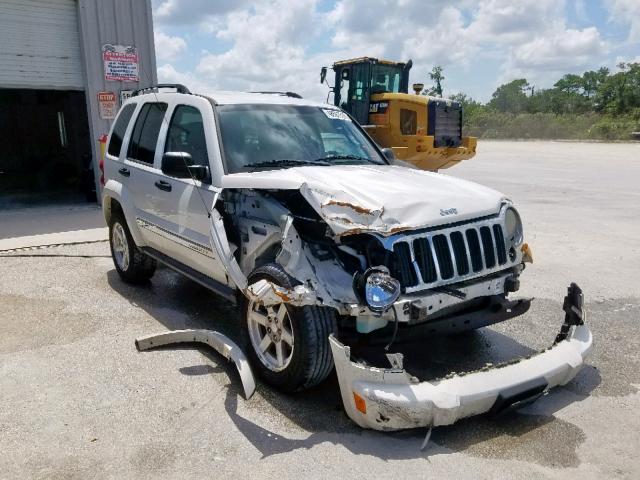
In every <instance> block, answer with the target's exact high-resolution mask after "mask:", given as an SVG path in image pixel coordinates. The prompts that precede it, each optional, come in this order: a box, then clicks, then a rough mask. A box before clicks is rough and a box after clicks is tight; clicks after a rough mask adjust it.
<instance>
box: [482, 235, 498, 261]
mask: <svg viewBox="0 0 640 480" xmlns="http://www.w3.org/2000/svg"><path fill="white" fill-rule="evenodd" d="M480 238H481V239H482V250H483V251H484V262H485V265H486V266H487V268H493V267H495V266H496V254H495V251H494V249H493V238H492V237H491V229H490V228H489V227H487V226H484V227H480Z"/></svg>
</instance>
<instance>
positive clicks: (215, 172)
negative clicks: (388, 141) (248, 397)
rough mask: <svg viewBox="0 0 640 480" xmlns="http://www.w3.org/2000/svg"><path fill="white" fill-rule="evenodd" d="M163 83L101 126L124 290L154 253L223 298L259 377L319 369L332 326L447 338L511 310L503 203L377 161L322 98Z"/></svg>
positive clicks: (359, 133)
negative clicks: (106, 131)
mask: <svg viewBox="0 0 640 480" xmlns="http://www.w3.org/2000/svg"><path fill="white" fill-rule="evenodd" d="M174 87H175V88H174V90H175V91H170V92H168V91H161V90H163V88H155V89H153V90H146V91H141V92H138V94H137V95H135V96H134V97H132V98H131V99H129V100H127V101H126V102H125V104H124V105H123V106H122V108H121V110H120V112H119V114H118V117H117V119H116V121H115V122H114V125H113V128H112V131H111V133H110V135H109V142H108V147H107V151H106V154H105V157H104V168H103V174H104V179H103V181H104V189H103V196H102V205H103V209H104V214H105V218H106V221H107V223H108V225H109V228H110V243H111V251H112V255H113V260H114V264H115V268H116V270H117V271H118V274H119V275H120V277H121V278H122V279H123V280H124V281H126V282H132V283H135V282H141V281H148V279H150V278H151V277H152V275H153V273H154V270H155V267H156V262H162V263H164V264H166V265H168V266H169V267H171V268H173V269H175V270H177V271H179V272H181V273H183V274H184V275H186V276H188V277H190V278H191V279H193V280H195V281H197V282H199V283H201V284H203V285H205V286H206V287H208V288H210V289H211V290H212V291H214V292H216V293H217V294H219V295H221V296H223V297H225V298H227V299H229V300H231V301H234V302H237V303H238V304H239V308H241V319H242V320H241V321H242V330H243V332H244V333H245V340H246V344H245V345H246V346H247V348H248V350H249V351H248V353H249V355H250V358H251V361H252V364H253V365H254V368H256V369H257V371H258V373H259V374H260V375H261V376H262V378H263V379H264V380H265V381H267V382H268V383H271V384H273V385H275V386H277V387H279V388H281V389H283V390H286V391H294V390H299V389H303V388H307V387H310V386H313V385H315V384H317V383H319V382H320V381H322V380H323V379H324V378H326V377H327V375H328V374H329V373H330V371H331V369H332V368H333V357H332V353H331V348H330V342H329V336H330V335H331V334H332V333H333V334H335V335H336V336H338V337H339V338H341V339H343V340H344V339H353V338H362V336H367V335H371V332H376V333H375V335H381V334H382V335H388V336H389V337H392V336H393V337H395V334H396V333H397V331H398V329H411V328H412V327H413V326H416V325H421V326H423V328H422V329H421V331H424V330H425V329H426V330H427V331H428V332H432V333H441V332H444V333H451V332H458V331H462V330H468V329H474V328H478V327H481V326H485V325H489V324H492V323H495V322H498V321H503V320H506V319H508V318H512V317H515V316H517V315H520V314H522V313H524V312H525V311H526V310H527V309H528V308H529V301H528V300H523V299H520V300H509V299H507V296H508V294H509V293H510V292H513V291H516V290H517V289H518V286H519V281H518V277H519V275H520V273H521V271H522V269H523V268H524V263H523V259H525V260H526V259H527V256H528V250H527V248H526V247H525V246H524V244H523V233H522V224H521V221H520V218H519V215H518V213H517V211H516V209H515V208H514V207H513V205H512V204H511V202H510V201H509V200H508V199H507V198H505V196H504V195H502V194H500V193H498V192H496V191H494V190H491V189H489V188H485V187H482V186H480V185H476V184H474V183H470V182H467V181H464V180H459V179H456V178H453V177H450V176H445V175H441V174H438V173H432V172H426V171H421V170H415V169H409V168H404V167H401V166H397V165H393V163H394V158H393V153H392V152H390V151H388V150H385V151H383V150H381V149H380V148H379V147H378V146H377V145H376V144H375V143H374V142H373V141H372V140H371V138H370V137H369V136H368V135H367V134H366V133H365V131H364V130H363V129H362V128H361V127H360V126H359V125H358V124H357V123H356V122H354V121H353V120H352V119H351V118H350V117H349V116H348V115H347V114H345V113H344V112H343V111H342V110H340V109H338V108H336V107H333V106H330V105H327V104H322V103H315V102H311V101H307V100H303V99H301V98H299V97H298V96H297V95H295V94H291V93H282V94H280V93H230V92H220V93H214V94H208V95H196V94H192V93H190V92H189V91H188V90H187V89H186V88H185V87H183V86H180V85H177V86H174ZM344 341H347V340H344Z"/></svg>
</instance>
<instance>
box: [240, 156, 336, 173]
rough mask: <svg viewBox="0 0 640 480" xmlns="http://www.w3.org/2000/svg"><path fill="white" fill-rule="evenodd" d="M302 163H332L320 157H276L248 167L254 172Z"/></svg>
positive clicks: (297, 165) (295, 165) (323, 164)
mask: <svg viewBox="0 0 640 480" xmlns="http://www.w3.org/2000/svg"><path fill="white" fill-rule="evenodd" d="M301 165H320V166H324V167H326V166H329V165H331V164H330V163H329V162H327V161H326V160H323V159H321V158H319V159H318V160H297V159H292V158H276V159H274V160H266V161H264V162H257V163H252V164H251V165H247V166H246V168H247V169H248V171H250V172H253V171H255V170H258V169H260V168H269V167H276V166H277V167H299V166H301Z"/></svg>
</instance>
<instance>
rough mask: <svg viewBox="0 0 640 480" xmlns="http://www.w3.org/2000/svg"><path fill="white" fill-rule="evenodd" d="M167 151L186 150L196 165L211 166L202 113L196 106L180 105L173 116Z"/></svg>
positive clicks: (165, 149) (165, 148)
mask: <svg viewBox="0 0 640 480" xmlns="http://www.w3.org/2000/svg"><path fill="white" fill-rule="evenodd" d="M164 151H165V152H186V153H188V154H189V155H191V160H192V161H193V164H194V165H205V166H209V156H208V155H207V141H206V137H205V134H204V125H203V123H202V114H201V113H200V110H198V109H197V108H196V107H191V106H189V105H178V106H177V107H176V109H175V110H174V112H173V116H172V117H171V123H170V124H169V131H168V132H167V141H166V143H165V145H164Z"/></svg>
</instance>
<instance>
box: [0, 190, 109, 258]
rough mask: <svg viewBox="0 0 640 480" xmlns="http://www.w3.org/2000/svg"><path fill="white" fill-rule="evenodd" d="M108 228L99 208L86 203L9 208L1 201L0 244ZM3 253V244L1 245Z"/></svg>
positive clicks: (73, 202) (96, 205)
mask: <svg viewBox="0 0 640 480" xmlns="http://www.w3.org/2000/svg"><path fill="white" fill-rule="evenodd" d="M103 227H105V223H104V216H103V215H102V210H101V209H100V206H99V205H98V204H96V203H87V202H86V201H84V200H83V199H82V200H79V201H67V202H62V203H55V204H53V205H48V206H44V205H42V204H41V205H32V206H27V207H24V206H22V205H20V206H18V207H17V206H8V205H4V204H3V203H2V200H0V242H1V241H2V240H6V239H9V238H18V237H26V236H35V235H51V234H54V233H60V232H69V231H80V230H89V229H97V228H103ZM0 250H2V243H0Z"/></svg>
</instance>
